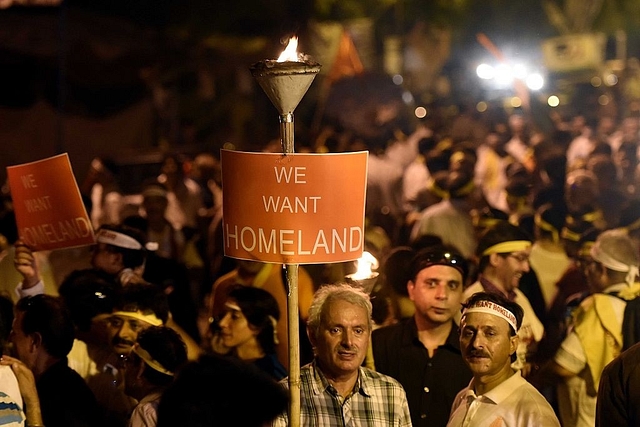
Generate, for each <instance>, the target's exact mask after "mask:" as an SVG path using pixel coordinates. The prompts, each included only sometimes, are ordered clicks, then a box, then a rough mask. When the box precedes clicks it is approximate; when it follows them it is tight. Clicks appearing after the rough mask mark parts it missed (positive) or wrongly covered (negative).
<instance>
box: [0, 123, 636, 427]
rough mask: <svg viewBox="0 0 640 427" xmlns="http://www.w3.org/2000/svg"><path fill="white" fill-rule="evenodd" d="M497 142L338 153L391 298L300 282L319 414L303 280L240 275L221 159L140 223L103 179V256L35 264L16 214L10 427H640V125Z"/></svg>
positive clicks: (308, 275)
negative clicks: (352, 169)
mask: <svg viewBox="0 0 640 427" xmlns="http://www.w3.org/2000/svg"><path fill="white" fill-rule="evenodd" d="M483 126H484V128H485V129H486V132H483V133H478V132H476V131H473V132H460V130H459V129H457V130H456V131H455V132H454V129H456V128H455V126H453V125H451V126H444V125H435V123H430V124H429V125H425V124H420V125H416V126H415V127H413V128H410V129H408V130H407V129H400V128H398V129H395V132H388V133H386V134H385V135H387V137H389V140H388V141H384V143H383V144H379V143H376V144H370V145H368V143H369V142H368V141H366V140H363V139H360V138H358V137H357V136H355V135H349V134H348V133H346V132H338V131H336V130H335V129H333V128H331V127H327V129H325V130H324V131H323V133H322V135H323V138H322V140H321V141H317V144H316V146H315V147H314V149H315V150H317V151H318V152H327V151H352V150H358V149H367V150H369V151H370V156H369V168H368V171H367V173H368V177H367V178H368V179H367V198H366V209H365V212H366V215H365V227H366V228H365V235H364V248H365V250H366V251H368V252H370V253H371V254H372V255H373V256H375V257H376V258H377V259H378V261H379V264H380V267H379V273H380V274H379V276H378V279H377V282H376V283H375V286H374V287H373V291H372V292H371V294H368V293H367V292H365V290H364V289H362V288H360V287H359V286H358V285H357V284H353V283H351V284H348V283H347V281H346V276H347V274H349V273H352V272H353V271H354V269H355V265H354V264H353V263H351V262H345V263H334V264H326V265H325V264H323V265H302V266H300V269H299V275H298V287H299V319H300V326H301V327H300V336H299V340H297V341H299V346H300V363H301V375H300V399H301V405H300V413H299V414H289V413H288V408H289V407H288V402H289V396H288V394H287V388H288V387H289V385H290V382H289V378H288V372H289V359H288V354H289V347H290V345H291V344H290V343H291V342H292V337H290V336H289V335H288V333H287V322H286V313H287V289H286V282H287V278H286V275H285V269H284V268H283V267H284V266H283V265H280V264H268V263H262V262H257V261H248V260H235V259H230V258H228V257H225V256H224V252H223V250H222V238H223V234H222V226H221V225H222V191H223V186H222V182H221V171H220V163H219V160H218V157H217V156H216V155H214V154H211V153H204V152H203V153H199V154H197V155H195V156H193V157H189V156H188V155H186V153H180V154H175V153H171V154H167V155H166V157H165V159H164V161H163V163H162V168H161V171H160V173H159V174H158V175H157V176H153V177H147V178H145V179H143V180H141V182H140V183H139V187H140V200H139V201H138V202H131V198H127V197H125V194H127V192H126V191H124V190H125V189H123V188H121V184H120V180H119V171H118V166H117V162H114V161H113V160H111V159H107V158H96V159H95V160H94V162H92V164H91V169H90V171H88V173H87V174H86V179H85V180H84V181H83V182H81V185H80V186H79V187H80V192H81V195H82V196H83V200H84V201H85V204H86V206H87V211H88V213H89V216H90V219H91V222H92V224H93V227H94V229H95V231H96V244H95V245H93V246H91V247H90V248H87V247H84V248H68V249H60V250H54V251H46V252H45V251H40V252H34V251H33V250H32V248H30V247H28V245H26V244H25V243H24V242H23V241H22V240H21V239H20V236H19V235H18V232H17V227H16V224H15V216H14V215H13V211H12V209H11V195H10V194H5V195H4V199H3V212H2V216H1V217H0V225H1V226H2V229H0V235H1V236H2V237H3V239H0V243H2V246H0V251H1V255H0V293H1V297H2V299H1V300H0V301H1V304H0V309H1V313H0V314H1V316H0V333H1V335H0V348H1V349H2V358H1V359H0V425H12V426H13V425H15V426H32V427H37V426H43V425H46V426H47V427H58V426H60V427H76V426H78V427H80V426H98V427H101V426H110V427H120V426H122V427H125V426H129V427H141V426H145V427H152V426H160V427H162V426H177V427H180V426H183V425H184V426H186V425H207V426H214V425H224V426H229V425H238V426H262V425H274V426H283V425H288V424H289V421H290V417H291V416H292V415H295V416H299V417H300V420H301V425H304V426H329V425H354V426H356V425H357V426H360V425H370V426H379V425H399V426H411V425H413V426H424V427H431V426H433V427H436V426H440V427H444V426H450V427H455V426H488V425H491V426H498V425H504V426H507V425H508V426H530V425H537V426H556V425H557V426H560V425H561V426H563V427H582V426H594V425H598V426H605V425H606V426H614V425H615V426H631V425H636V423H637V422H638V421H637V420H638V419H639V417H640V414H639V413H638V410H637V407H638V406H640V389H638V390H636V388H637V387H636V384H639V383H640V380H639V378H640V377H638V374H636V371H637V369H636V365H637V363H636V361H637V359H638V354H640V353H638V351H640V347H639V346H640V344H638V345H636V343H638V342H640V320H639V319H640V311H638V310H640V299H638V297H639V296H640V282H638V269H639V268H640V186H639V185H640V166H639V162H638V158H639V157H640V144H639V142H640V117H637V116H633V115H631V116H629V117H625V118H624V119H623V120H620V121H619V122H618V121H616V120H615V119H613V118H612V117H601V118H600V119H599V120H598V121H597V123H587V121H586V120H585V118H584V117H583V116H581V115H579V114H576V115H575V116H573V117H571V118H570V119H568V120H564V121H563V120H557V121H556V122H555V123H554V127H553V128H552V129H551V130H546V131H542V130H540V129H539V128H538V127H536V126H535V123H534V122H533V120H532V119H531V117H530V116H528V115H526V114H524V113H523V114H520V113H517V112H516V113H513V114H511V115H510V116H509V117H508V118H506V119H505V120H504V121H499V122H496V123H483ZM403 131H404V132H403ZM480 134H481V136H478V135H480ZM248 179H249V178H248ZM636 308H637V309H638V310H636Z"/></svg>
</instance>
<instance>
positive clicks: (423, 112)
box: [414, 107, 427, 119]
mask: <svg viewBox="0 0 640 427" xmlns="http://www.w3.org/2000/svg"><path fill="white" fill-rule="evenodd" d="M414 114H415V115H416V117H417V118H419V119H424V118H425V117H427V109H426V108H424V107H417V108H416V109H415V111H414Z"/></svg>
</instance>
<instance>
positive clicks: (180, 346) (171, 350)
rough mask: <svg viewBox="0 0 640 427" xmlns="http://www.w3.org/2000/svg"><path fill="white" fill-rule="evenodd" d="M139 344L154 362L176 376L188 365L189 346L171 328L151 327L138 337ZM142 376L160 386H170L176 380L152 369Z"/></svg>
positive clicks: (146, 370) (145, 371)
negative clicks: (183, 366)
mask: <svg viewBox="0 0 640 427" xmlns="http://www.w3.org/2000/svg"><path fill="white" fill-rule="evenodd" d="M137 343H138V345H139V346H140V347H141V348H142V349H144V350H145V351H147V352H148V353H149V354H150V355H151V357H152V358H153V360H155V361H157V362H159V363H160V365H162V367H163V368H165V369H166V370H167V371H170V372H173V373H174V374H175V373H176V372H177V371H178V370H179V369H180V368H181V367H182V365H184V364H185V363H187V346H186V345H185V343H184V341H183V340H182V338H181V337H180V335H179V334H178V333H177V332H176V331H174V330H173V329H171V328H168V327H166V326H151V327H149V328H147V329H144V330H142V331H141V332H140V334H139V335H138V339H137ZM143 363H144V362H143ZM142 376H143V377H145V378H146V379H147V380H148V381H149V382H150V383H151V384H155V385H159V386H166V385H169V384H170V383H171V382H172V381H173V378H174V377H173V376H171V375H167V374H164V373H162V372H159V371H157V370H155V369H153V368H151V367H150V368H148V369H145V370H144V372H143V373H142Z"/></svg>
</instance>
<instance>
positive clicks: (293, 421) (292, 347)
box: [280, 113, 300, 427]
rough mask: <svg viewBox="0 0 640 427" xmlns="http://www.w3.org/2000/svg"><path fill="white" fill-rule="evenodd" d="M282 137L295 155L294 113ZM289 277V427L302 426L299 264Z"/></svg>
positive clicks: (285, 117) (289, 268)
mask: <svg viewBox="0 0 640 427" xmlns="http://www.w3.org/2000/svg"><path fill="white" fill-rule="evenodd" d="M280 137H281V138H282V151H283V153H284V154H285V155H287V154H291V153H294V152H295V150H294V142H293V140H294V131H293V113H287V114H281V115H280ZM285 269H286V276H287V322H288V324H287V331H288V334H289V396H290V400H289V426H291V427H299V426H300V324H299V318H300V312H299V310H298V264H285Z"/></svg>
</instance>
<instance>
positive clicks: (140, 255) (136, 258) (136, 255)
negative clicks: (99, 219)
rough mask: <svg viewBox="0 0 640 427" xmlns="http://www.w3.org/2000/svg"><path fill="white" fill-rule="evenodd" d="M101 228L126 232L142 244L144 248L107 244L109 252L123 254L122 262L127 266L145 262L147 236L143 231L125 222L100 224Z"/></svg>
mask: <svg viewBox="0 0 640 427" xmlns="http://www.w3.org/2000/svg"><path fill="white" fill-rule="evenodd" d="M100 229H104V230H111V231H115V232H118V233H122V234H126V235H127V236H129V237H132V238H134V239H135V240H137V241H138V243H140V244H141V245H142V249H127V248H121V247H120V246H114V245H110V244H107V248H108V250H109V252H112V253H119V254H122V264H123V265H124V267H125V268H136V267H140V266H141V265H142V264H144V261H145V259H146V250H145V249H144V248H145V246H146V244H147V238H146V236H145V234H144V233H143V232H142V231H140V230H138V229H136V228H133V227H130V226H128V225H124V224H104V225H101V226H100Z"/></svg>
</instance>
